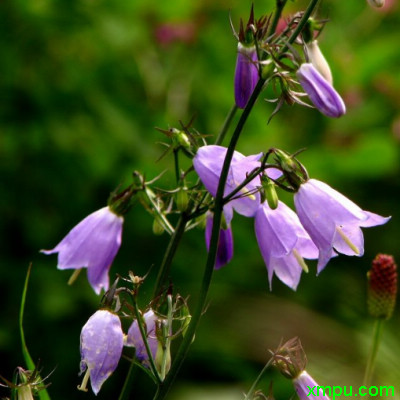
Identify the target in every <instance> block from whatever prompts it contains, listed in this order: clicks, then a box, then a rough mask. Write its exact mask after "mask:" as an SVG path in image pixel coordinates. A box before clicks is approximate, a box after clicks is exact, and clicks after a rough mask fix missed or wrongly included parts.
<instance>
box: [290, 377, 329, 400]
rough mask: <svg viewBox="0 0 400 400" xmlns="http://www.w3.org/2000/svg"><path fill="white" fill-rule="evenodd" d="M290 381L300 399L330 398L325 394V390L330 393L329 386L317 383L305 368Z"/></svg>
mask: <svg viewBox="0 0 400 400" xmlns="http://www.w3.org/2000/svg"><path fill="white" fill-rule="evenodd" d="M292 382H293V386H294V388H295V390H296V393H297V395H298V396H299V399H300V400H330V399H329V397H328V396H327V392H329V394H331V393H330V392H331V388H330V386H320V385H318V383H317V382H315V380H314V379H313V378H312V377H311V376H310V375H309V374H308V372H307V371H305V370H304V371H303V372H302V373H301V374H300V375H299V376H298V377H296V378H294V379H293V380H292Z"/></svg>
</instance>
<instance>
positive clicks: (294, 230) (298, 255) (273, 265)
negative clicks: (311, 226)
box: [255, 201, 318, 290]
mask: <svg viewBox="0 0 400 400" xmlns="http://www.w3.org/2000/svg"><path fill="white" fill-rule="evenodd" d="M255 232H256V237H257V242H258V246H259V247H260V251H261V254H262V256H263V259H264V262H265V264H266V266H267V270H268V279H269V285H270V288H271V285H272V277H273V274H274V273H275V274H276V276H277V277H278V278H279V279H280V280H281V281H282V282H283V283H284V284H285V285H287V286H289V287H290V288H292V289H293V290H296V288H297V285H298V283H299V281H300V276H301V272H302V270H303V269H304V270H305V271H308V269H307V265H306V264H305V262H304V260H303V258H308V259H315V258H318V249H317V247H316V246H315V244H314V243H313V242H312V240H311V239H310V237H309V236H308V234H307V232H306V231H305V230H304V228H303V226H302V225H301V224H300V221H299V219H298V217H297V215H296V213H295V212H294V211H292V210H291V209H290V208H289V207H288V206H286V204H284V203H282V202H281V201H279V203H278V207H277V208H276V209H275V210H272V209H271V208H270V207H269V206H268V203H267V202H264V203H263V204H261V206H260V207H259V209H258V211H257V214H256V216H255Z"/></svg>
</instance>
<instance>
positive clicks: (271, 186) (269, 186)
mask: <svg viewBox="0 0 400 400" xmlns="http://www.w3.org/2000/svg"><path fill="white" fill-rule="evenodd" d="M261 184H262V187H263V189H264V192H263V195H264V199H265V200H266V201H267V203H268V205H269V207H270V208H271V210H275V209H276V208H277V207H278V202H279V198H278V194H277V193H276V187H275V183H274V182H273V181H271V179H269V178H268V177H267V176H265V175H263V176H262V177H261Z"/></svg>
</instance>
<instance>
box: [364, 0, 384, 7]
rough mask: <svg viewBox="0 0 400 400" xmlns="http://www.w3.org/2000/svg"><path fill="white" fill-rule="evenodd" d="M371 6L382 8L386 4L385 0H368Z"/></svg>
mask: <svg viewBox="0 0 400 400" xmlns="http://www.w3.org/2000/svg"><path fill="white" fill-rule="evenodd" d="M367 2H368V4H369V5H370V6H371V7H376V8H381V7H383V6H384V5H385V0H367Z"/></svg>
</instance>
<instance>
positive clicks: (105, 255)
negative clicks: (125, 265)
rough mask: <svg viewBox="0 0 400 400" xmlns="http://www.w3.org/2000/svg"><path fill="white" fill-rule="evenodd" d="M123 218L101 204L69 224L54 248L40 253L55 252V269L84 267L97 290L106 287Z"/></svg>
mask: <svg viewBox="0 0 400 400" xmlns="http://www.w3.org/2000/svg"><path fill="white" fill-rule="evenodd" d="M123 222H124V219H123V217H121V216H118V215H117V214H115V213H114V212H113V211H111V209H110V208H109V207H104V208H101V209H100V210H97V211H95V212H94V213H92V214H90V215H88V216H87V217H86V218H85V219H83V220H82V221H81V222H80V223H79V224H78V225H76V226H75V227H74V228H72V230H71V231H70V232H69V233H68V234H67V236H65V237H64V239H63V240H62V241H61V242H60V243H59V244H58V245H57V246H56V247H55V248H54V249H52V250H42V253H44V254H53V253H58V265H57V268H58V269H81V268H87V275H88V280H89V283H90V285H91V286H92V288H93V290H94V291H95V292H96V293H97V294H99V293H100V291H101V289H104V290H108V287H109V277H108V271H109V269H110V267H111V264H112V262H113V260H114V258H115V256H116V254H117V252H118V250H119V247H120V245H121V236H122V225H123Z"/></svg>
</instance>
